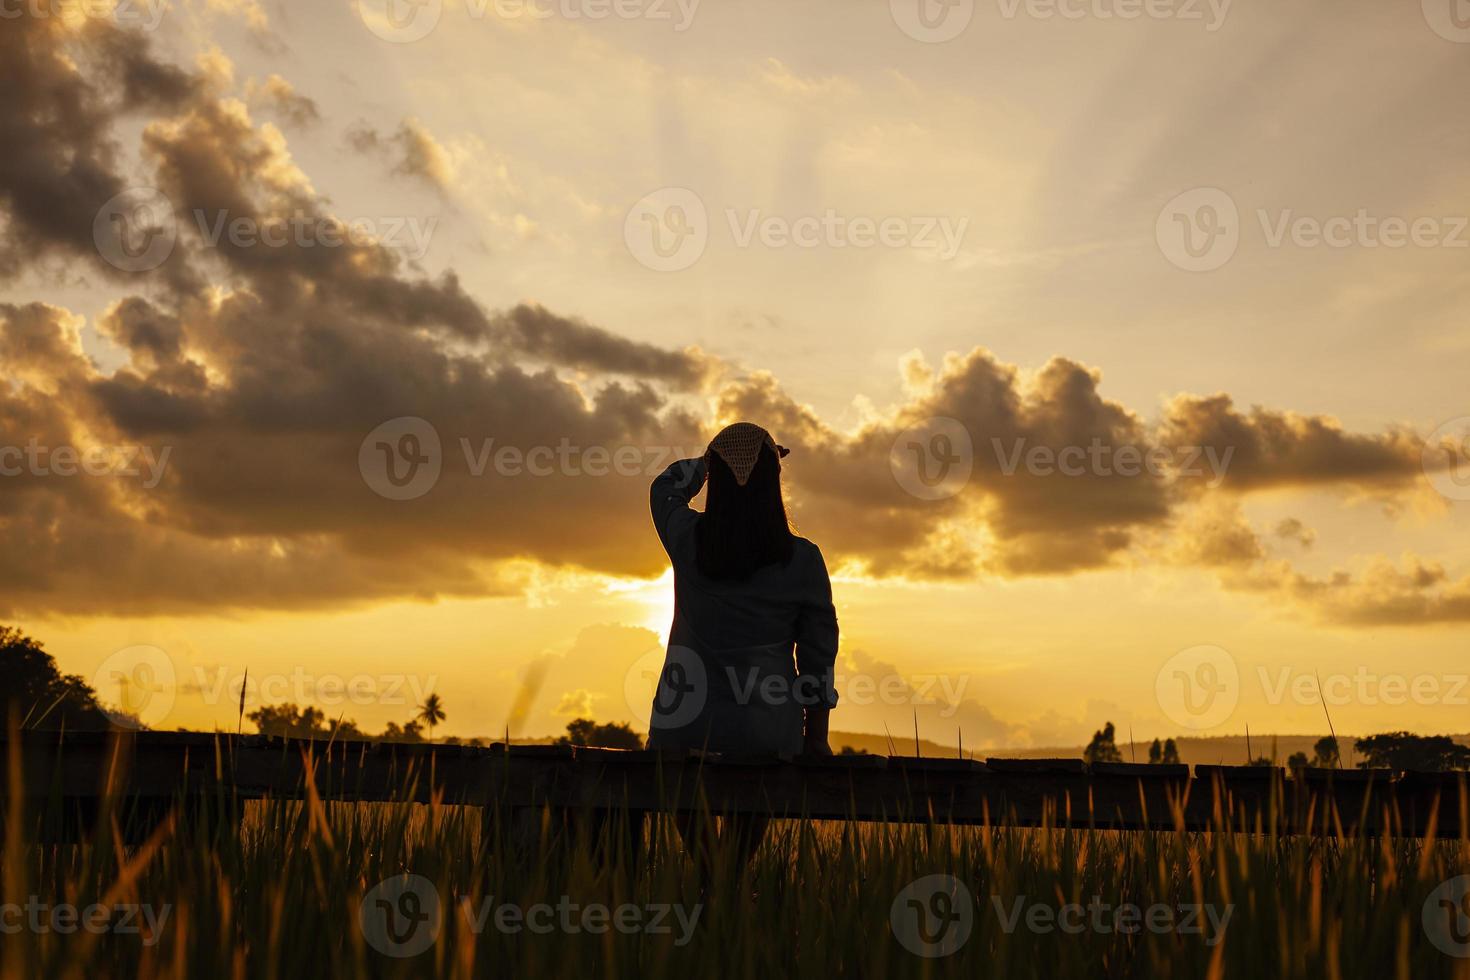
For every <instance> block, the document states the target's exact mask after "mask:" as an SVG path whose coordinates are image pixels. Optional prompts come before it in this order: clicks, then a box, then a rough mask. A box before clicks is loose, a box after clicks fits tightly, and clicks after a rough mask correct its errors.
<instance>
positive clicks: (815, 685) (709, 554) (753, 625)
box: [648, 422, 837, 850]
mask: <svg viewBox="0 0 1470 980" xmlns="http://www.w3.org/2000/svg"><path fill="white" fill-rule="evenodd" d="M785 455H786V450H785V449H782V448H781V447H779V446H777V445H776V443H775V441H774V440H773V439H772V438H771V435H770V433H768V432H767V431H766V430H765V429H763V428H761V427H760V426H758V425H755V424H753V423H750V422H737V423H735V424H734V425H731V426H727V427H726V428H725V429H723V430H721V432H720V433H719V435H717V436H715V438H714V439H713V440H711V442H710V444H709V449H708V450H706V452H705V454H704V456H703V457H702V458H696V459H684V460H680V461H678V462H676V463H674V464H673V465H671V466H670V467H669V468H668V469H666V470H665V471H664V472H663V473H662V474H661V475H660V476H659V477H658V479H656V480H654V481H653V488H652V494H651V497H652V501H651V503H652V508H653V523H654V527H655V528H656V529H657V530H658V536H659V540H660V541H662V542H663V546H664V550H665V551H667V552H668V555H669V561H670V563H671V564H672V565H673V567H674V622H673V625H672V627H671V628H670V631H669V648H668V653H667V654H666V656H665V659H664V669H663V672H662V674H661V675H660V677H659V685H658V691H657V692H656V694H655V696H654V702H653V714H652V718H651V719H650V722H649V738H648V744H649V747H650V748H673V749H679V748H690V749H704V750H707V751H711V752H723V753H729V754H732V755H769V754H773V753H777V752H785V753H792V754H796V753H807V754H821V755H831V753H832V750H831V748H830V747H829V746H828V744H827V718H828V713H829V712H830V711H831V710H832V708H833V707H835V706H836V704H837V694H836V691H835V689H834V687H833V664H834V661H835V660H836V657H837V613H836V610H835V609H834V608H833V605H832V584H831V582H830V581H829V579H828V577H827V565H826V563H825V562H824V561H823V560H822V553H821V552H820V551H819V550H817V546H816V545H814V544H812V543H811V542H810V541H808V540H807V539H805V538H802V537H798V536H797V535H795V534H794V533H792V531H791V525H790V523H789V522H788V520H787V517H786V505H785V502H784V500H783V499H782V496H781V458H782V457H783V456H785ZM706 484H708V492H707V494H706V497H705V507H704V512H703V513H699V512H697V511H694V510H692V509H690V507H689V501H690V500H691V499H693V497H694V496H695V495H696V494H697V493H699V491H700V489H701V487H703V486H705V485H706ZM764 829H765V821H763V820H761V821H751V822H749V823H747V824H744V825H740V826H737V827H735V828H734V831H735V832H736V833H737V834H738V835H739V836H740V837H742V838H745V841H744V842H745V843H746V844H748V846H749V848H750V849H751V850H753V849H754V846H755V845H757V844H758V843H759V841H760V837H761V836H762V835H763V833H764Z"/></svg>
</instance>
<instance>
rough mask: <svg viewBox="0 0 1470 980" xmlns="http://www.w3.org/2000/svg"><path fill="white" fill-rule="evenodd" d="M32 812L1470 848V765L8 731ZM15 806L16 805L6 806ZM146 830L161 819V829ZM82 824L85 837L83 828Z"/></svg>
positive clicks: (72, 820)
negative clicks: (1329, 765) (532, 813)
mask: <svg viewBox="0 0 1470 980" xmlns="http://www.w3.org/2000/svg"><path fill="white" fill-rule="evenodd" d="M0 748H3V752H0V758H3V760H4V764H5V767H6V778H5V779H4V780H0V798H8V797H10V796H13V795H14V794H15V793H16V792H17V791H18V792H19V793H20V794H21V795H22V796H23V797H24V798H25V799H24V800H23V801H22V802H23V803H24V804H25V807H24V809H23V810H22V812H26V813H33V812H37V811H39V810H49V811H50V812H52V813H53V814H54V813H60V814H61V815H62V816H63V818H64V819H62V820H61V822H60V823H57V822H56V821H53V822H52V826H53V829H54V830H55V828H61V829H59V830H55V832H56V833H58V834H62V835H65V834H66V833H75V832H77V828H78V827H80V826H82V825H85V823H86V821H87V819H88V815H89V814H95V813H96V812H98V809H99V807H100V806H102V804H103V803H104V802H109V803H112V804H117V803H122V804H125V805H126V806H127V807H128V808H130V810H131V811H132V812H135V813H139V814H143V815H145V816H147V815H149V814H152V815H154V816H155V817H156V815H157V814H159V813H163V812H167V811H169V810H170V809H177V808H178V806H179V805H180V804H181V803H187V802H188V801H191V800H193V801H205V800H214V801H216V802H219V803H222V804H224V805H227V806H228V807H230V808H233V809H235V810H236V811H238V808H239V807H240V806H241V805H242V804H243V803H245V802H248V801H251V800H261V799H302V798H304V797H305V795H306V793H307V792H308V786H310V787H311V791H313V792H314V793H315V794H316V795H317V796H319V797H320V798H321V799H323V800H336V801H347V802H352V801H356V802H392V801H411V802H419V803H427V802H430V801H431V800H437V801H438V802H441V803H445V804H456V805H465V806H479V807H485V808H487V809H496V810H511V811H514V810H524V809H539V808H551V809H552V810H555V811H562V812H566V813H573V812H586V811H590V812H603V813H606V812H610V811H620V812H624V813H627V814H630V815H633V816H635V817H641V816H642V815H645V814H651V813H689V812H695V811H699V810H705V809H707V810H708V811H710V812H714V813H751V814H763V815H766V816H770V817H776V818H808V819H818V820H846V821H885V822H893V821H900V822H918V823H944V824H962V825H988V826H1019V827H1037V826H1070V827H1087V828H1096V829H1108V830H1175V831H1206V830H1224V829H1234V830H1240V831H1246V832H1256V831H1262V832H1274V833H1283V834H1317V835H1329V836H1330V835H1358V834H1361V835H1387V836H1405V837H1433V836H1440V837H1455V838H1466V839H1470V794H1467V786H1466V774H1465V773H1460V772H1456V773H1418V772H1398V771H1393V770H1361V769H1353V770H1326V769H1305V770H1299V771H1296V772H1292V773H1288V772H1286V771H1285V770H1282V769H1279V768H1271V767H1258V766H1222V765H1196V766H1193V767H1190V766H1183V765H1131V764H1126V763H1099V764H1095V765H1090V766H1089V765H1086V764H1084V763H1083V762H1082V761H1080V760H1076V759H999V758H991V759H986V760H984V761H980V760H975V759H955V758H928V757H922V758H921V757H914V756H876V755H856V756H852V755H849V756H832V757H823V758H810V757H795V758H789V757H762V758H734V757H729V756H719V755H713V754H703V753H697V752H683V753H668V752H658V751H651V750H649V751H620V750H616V749H600V748H584V747H565V746H550V745H509V746H507V745H504V744H498V743H497V744H494V745H490V746H488V747H477V746H465V745H428V744H423V743H395V742H357V741H348V742H328V741H319V740H312V739H295V738H277V737H266V736H256V735H250V736H236V735H225V734H195V733H169V732H136V733H135V732H115V733H69V734H66V735H65V736H64V737H63V736H61V735H60V734H58V733H55V732H40V731H28V732H24V733H21V734H20V736H19V737H18V738H15V739H5V738H4V737H0ZM8 808H9V806H8V801H7V806H5V807H0V814H3V813H4V812H5V811H6V810H7V809H8ZM144 822H146V820H145V821H144ZM68 828H69V829H68Z"/></svg>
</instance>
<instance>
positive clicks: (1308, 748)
mask: <svg viewBox="0 0 1470 980" xmlns="http://www.w3.org/2000/svg"><path fill="white" fill-rule="evenodd" d="M1326 734H1327V733H1326V732H1323V733H1322V734H1321V735H1255V734H1253V735H1251V739H1250V747H1251V750H1252V751H1254V752H1255V754H1256V756H1257V757H1260V756H1265V757H1266V758H1268V759H1275V760H1276V762H1277V763H1278V764H1279V765H1283V766H1284V765H1286V760H1287V759H1288V758H1289V757H1290V756H1291V755H1292V754H1293V753H1295V752H1305V753H1306V754H1307V756H1308V757H1310V756H1311V755H1312V746H1313V745H1315V744H1317V740H1318V739H1320V738H1322V737H1323V736H1324V735H1326ZM1361 737H1362V736H1360V735H1339V736H1338V737H1337V740H1338V744H1339V745H1341V746H1342V763H1343V765H1344V766H1345V767H1347V768H1352V767H1353V766H1354V765H1355V764H1356V763H1357V759H1356V758H1354V755H1353V741H1354V740H1355V739H1358V738H1361ZM1450 737H1451V738H1453V739H1454V740H1455V741H1456V742H1459V743H1460V744H1461V745H1470V733H1467V734H1464V735H1451V736H1450ZM486 741H487V742H490V741H500V739H498V738H493V739H491V738H487V739H486ZM514 741H515V742H516V744H518V745H545V744H548V743H550V742H552V741H554V738H553V737H551V736H543V737H539V738H517V739H515V740H514ZM829 741H830V742H831V744H832V751H834V752H841V751H842V749H843V747H844V746H847V747H850V748H852V749H854V750H855V751H866V752H870V753H872V754H873V755H914V737H913V736H912V735H910V736H908V737H907V738H905V737H903V736H902V735H894V736H893V739H892V743H891V745H892V748H890V742H889V736H887V735H872V734H869V733H867V732H832V733H831V737H830V738H829ZM1151 742H1152V740H1151V739H1150V740H1149V741H1138V742H1119V743H1118V751H1119V752H1121V753H1123V761H1124V762H1132V761H1134V760H1135V759H1137V761H1139V762H1147V761H1148V747H1149V745H1150V744H1151ZM1174 744H1175V746H1177V747H1178V749H1179V761H1180V762H1183V763H1186V764H1189V765H1196V764H1204V765H1211V764H1215V765H1227V766H1231V765H1245V764H1246V763H1247V762H1249V761H1250V758H1251V757H1250V756H1249V755H1248V754H1247V753H1246V746H1245V736H1244V735H1218V736H1214V737H1210V738H1203V737H1197V736H1192V735H1176V736H1174ZM918 748H919V752H918V754H919V755H922V756H924V757H925V758H931V759H953V758H956V757H957V756H958V755H959V749H958V747H957V746H954V745H943V744H941V743H939V742H931V741H929V740H928V739H927V738H921V739H919V744H918ZM1082 749H1083V746H1081V745H1051V746H1042V747H1040V748H1031V749H1015V748H995V747H993V746H981V747H979V748H972V747H971V746H969V745H966V746H965V757H966V758H970V757H973V758H976V759H985V758H997V759H1080V758H1082Z"/></svg>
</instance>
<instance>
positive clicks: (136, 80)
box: [0, 0, 1470, 747]
mask: <svg viewBox="0 0 1470 980" xmlns="http://www.w3.org/2000/svg"><path fill="white" fill-rule="evenodd" d="M920 2H921V0H914V2H913V3H909V2H908V0H893V3H892V4H890V5H887V9H885V5H882V4H873V5H870V6H868V7H863V8H861V9H853V8H852V5H846V4H837V3H827V2H821V3H811V4H801V5H794V6H793V5H789V4H786V5H782V4H775V3H760V2H755V3H745V4H741V5H718V6H717V5H709V6H708V7H706V6H705V5H703V4H700V3H697V2H694V0H686V2H685V3H683V4H675V3H669V4H659V5H654V4H651V3H647V4H629V5H624V6H623V7H620V8H619V9H620V10H623V11H625V12H626V15H625V16H613V15H609V16H599V15H598V14H597V11H600V10H602V9H603V8H601V7H599V6H598V5H596V4H588V3H578V2H572V0H566V2H562V3H559V4H550V3H542V4H539V5H530V6H527V5H521V4H505V3H498V4H497V3H472V2H469V0H464V2H459V0H452V2H446V3H443V4H440V3H437V2H434V3H429V4H426V5H423V6H422V7H421V8H412V9H410V8H403V9H401V10H400V9H399V8H398V7H397V6H396V5H397V4H398V3H399V0H363V2H362V3H361V4H360V5H357V6H354V5H353V4H349V3H345V2H341V3H339V2H333V3H324V4H311V5H287V4H285V3H272V2H267V0H210V2H208V3H205V2H199V0H189V2H178V3H175V4H173V5H171V6H169V7H166V8H165V7H159V6H154V5H153V4H152V3H151V2H150V3H135V4H132V5H129V6H127V7H125V8H118V10H117V11H116V12H115V13H114V15H113V16H101V15H100V14H98V12H97V11H93V13H94V14H95V16H84V15H82V14H81V13H78V12H75V11H74V12H73V13H72V15H71V16H68V17H50V16H39V17H38V16H35V15H27V16H25V17H22V18H20V19H18V20H12V21H9V22H7V24H8V26H7V27H6V30H5V33H4V34H3V35H0V65H3V66H4V67H3V68H0V77H3V78H4V80H5V82H6V84H5V86H4V87H3V90H4V91H5V92H6V94H5V95H4V96H3V97H0V106H3V108H0V139H3V141H4V143H5V145H6V146H7V147H14V148H15V149H14V151H13V152H11V151H8V158H7V160H6V161H5V162H3V163H0V365H3V366H4V373H3V379H4V383H3V384H0V554H3V555H5V556H7V557H5V558H0V617H3V618H4V619H5V620H6V621H13V622H16V623H18V624H20V625H21V626H23V627H24V628H25V629H27V630H28V631H29V632H31V633H33V634H34V635H36V636H37V637H39V638H40V639H42V640H44V641H45V642H46V643H47V646H48V648H49V649H50V650H52V651H53V652H54V653H55V654H56V655H57V657H58V659H59V661H60V662H61V664H62V666H63V668H64V669H66V670H68V671H74V672H78V673H81V674H83V675H84V676H86V677H88V678H90V679H93V680H94V682H95V683H96V684H97V685H98V686H99V689H101V690H102V691H103V693H104V696H106V697H108V698H109V699H110V700H114V701H117V700H120V699H123V698H124V697H127V698H138V697H139V696H140V695H139V692H141V691H147V692H150V694H149V696H148V697H146V698H144V699H143V700H140V701H138V702H137V703H136V705H135V706H136V707H138V708H139V710H140V714H142V715H143V717H144V720H145V721H148V722H149V723H150V724H154V725H156V726H158V727H174V726H190V727H205V728H208V727H213V726H216V725H217V726H220V727H226V728H233V727H234V725H235V720H236V712H237V708H238V684H239V683H240V680H241V678H243V676H244V672H245V671H246V669H247V668H248V670H249V674H250V680H251V686H250V688H249V689H248V690H247V692H246V693H247V706H248V707H254V706H258V705H259V704H261V703H266V702H281V701H298V702H312V703H317V704H320V705H321V706H322V707H323V708H324V710H326V711H327V713H328V714H329V715H331V716H333V717H335V716H337V715H338V714H345V715H346V716H348V717H352V718H356V719H357V720H358V721H359V723H361V724H363V725H364V726H366V727H370V728H379V727H381V726H382V725H383V724H385V723H386V722H387V721H389V720H396V721H399V722H401V721H403V720H406V719H407V718H408V717H409V716H410V715H411V714H412V713H413V710H414V709H413V706H414V705H415V704H416V703H417V702H418V701H420V700H422V696H423V694H424V693H426V692H428V691H430V690H433V691H436V692H438V693H439V694H440V695H441V696H442V697H443V699H444V701H445V703H446V706H447V710H448V720H447V721H446V723H445V724H444V725H443V726H441V728H440V731H441V732H443V733H448V734H460V735H466V736H468V735H492V734H498V733H500V732H501V731H503V730H504V729H505V728H506V727H507V726H513V727H514V729H515V731H516V733H518V734H524V735H540V734H549V733H551V732H553V731H556V730H558V729H560V728H561V727H562V726H563V725H565V723H566V721H568V720H569V719H570V718H572V717H575V716H577V715H586V714H591V715H592V716H594V717H596V718H598V719H601V720H625V721H631V722H633V723H635V724H636V725H637V726H638V727H640V728H642V727H644V726H645V724H646V712H647V704H646V699H647V697H648V694H647V682H646V678H647V674H648V671H649V670H650V669H656V667H657V663H658V659H659V653H658V650H659V644H660V641H661V637H662V635H663V634H664V631H665V630H666V628H667V624H668V618H669V609H670V602H671V595H670V584H669V579H668V577H667V575H666V574H663V564H662V556H661V554H660V552H659V549H658V545H657V541H656V539H655V538H654V536H653V534H652V531H651V528H650V526H649V521H648V517H647V512H646V496H645V494H646V487H647V483H648V481H649V480H650V479H651V478H652V476H653V475H654V474H655V473H656V472H657V470H658V469H659V468H661V467H662V466H663V465H665V464H666V463H667V462H669V461H671V460H672V459H673V458H676V457H677V456H678V455H681V454H682V455H688V454H693V453H696V452H698V451H699V450H700V448H701V447H702V445H703V444H704V441H705V440H707V439H708V437H709V435H710V434H711V433H712V432H713V431H714V430H715V429H716V428H718V426H719V425H721V424H723V423H725V422H728V421H732V420H735V419H738V418H749V419H752V420H754V421H758V422H760V423H762V424H764V425H767V426H768V427H769V428H771V429H772V431H773V432H774V433H775V435H776V438H777V439H778V440H779V441H780V442H781V443H782V444H784V445H787V446H790V447H791V448H792V449H793V453H792V455H791V456H790V457H789V458H788V460H787V461H786V476H787V487H788V493H789V496H790V498H791V503H792V511H793V515H794V518H795V520H796V522H797V524H798V527H799V529H800V531H801V533H803V534H805V535H807V536H809V537H811V538H812V539H813V540H815V541H816V542H817V543H818V544H819V545H820V546H821V547H822V549H823V552H824V553H825V554H826V556H827V560H828V563H829V565H830V566H831V567H832V569H833V571H834V585H835V589H836V599H837V604H838V612H839V617H840V620H841V624H842V628H843V652H842V655H841V658H840V663H839V673H840V674H841V676H840V678H839V684H838V687H839V692H840V693H842V694H843V695H844V701H843V705H842V706H841V707H840V708H839V711H838V713H837V714H836V715H835V716H834V719H833V725H834V727H835V728H837V729H845V730H860V731H869V732H882V731H883V730H884V728H885V727H887V728H888V729H889V730H891V731H894V732H895V733H898V732H905V733H912V730H913V726H914V724H915V721H916V719H917V722H918V724H919V727H920V730H921V734H922V735H924V736H925V737H928V738H933V739H935V740H938V741H944V742H954V741H955V740H956V739H957V738H959V737H961V734H962V737H963V739H964V741H965V743H966V745H973V746H976V747H982V746H995V747H1002V746H1028V745H1047V744H1072V743H1076V742H1078V741H1083V740H1085V739H1086V738H1087V736H1088V735H1089V734H1090V732H1091V731H1092V730H1093V729H1094V728H1097V727H1099V726H1101V725H1102V723H1103V722H1104V721H1107V720H1112V721H1113V722H1115V723H1116V724H1117V725H1118V726H1119V728H1120V730H1121V731H1124V732H1126V731H1127V730H1128V729H1129V728H1130V727H1131V729H1132V730H1133V732H1134V733H1135V734H1136V735H1137V737H1139V738H1148V737H1153V736H1155V735H1169V734H1177V733H1180V732H1187V731H1202V732H1205V733H1207V734H1224V733H1237V732H1240V731H1242V730H1243V728H1244V726H1245V725H1246V724H1249V725H1250V727H1251V728H1252V729H1253V730H1256V731H1260V732H1272V731H1274V732H1312V731H1317V730H1319V729H1323V728H1325V722H1324V719H1323V705H1322V703H1321V700H1320V698H1319V695H1318V693H1317V692H1318V689H1319V687H1318V686H1319V684H1320V689H1321V692H1322V695H1323V696H1325V698H1326V700H1327V707H1328V709H1329V711H1330V713H1331V716H1332V719H1333V723H1334V725H1335V727H1336V728H1337V730H1338V731H1340V732H1364V733H1366V732H1369V731H1383V730H1390V729H1397V728H1410V729H1416V730H1423V731H1464V730H1466V718H1467V717H1470V716H1467V713H1466V708H1467V705H1470V690H1465V689H1464V688H1465V687H1466V686H1467V675H1470V671H1467V670H1466V669H1465V668H1464V666H1463V664H1464V662H1465V658H1464V652H1465V638H1466V626H1467V624H1470V565H1467V561H1466V557H1465V556H1466V554H1467V552H1466V547H1465V545H1466V543H1467V539H1470V533H1467V532H1470V518H1467V514H1470V510H1467V507H1470V504H1467V503H1466V500H1470V479H1467V478H1466V474H1470V461H1466V460H1465V459H1464V458H1463V457H1464V456H1465V455H1466V453H1467V451H1466V448H1465V447H1466V443H1465V438H1466V435H1467V433H1470V406H1467V404H1466V403H1465V395H1464V391H1465V387H1464V379H1465V378H1466V376H1467V369H1470V363H1467V362H1470V342H1467V336H1470V335H1467V333H1466V331H1465V329H1464V327H1463V326H1462V322H1461V316H1462V314H1461V313H1460V310H1461V309H1463V308H1464V307H1465V302H1464V300H1465V297H1463V296H1462V295H1461V294H1462V293H1464V292H1465V291H1466V288H1467V280H1466V278H1465V274H1464V261H1465V256H1466V254H1467V252H1466V249H1470V219H1467V218H1466V217H1464V216H1465V215H1467V214H1470V195H1467V194H1466V190H1467V187H1466V183H1467V178H1466V176H1465V174H1464V168H1463V160H1464V159H1465V154H1466V150H1467V148H1470V147H1467V142H1470V136H1467V134H1470V128H1467V126H1466V122H1467V120H1466V118H1465V115H1466V110H1465V109H1464V108H1463V107H1462V106H1461V105H1460V101H1461V100H1457V99H1455V98H1454V97H1453V96H1452V95H1451V93H1454V92H1460V91H1464V84H1465V82H1466V81H1467V80H1470V79H1467V78H1466V77H1464V76H1466V75H1467V74H1470V62H1467V60H1466V59H1465V54H1466V52H1467V50H1470V48H1467V47H1466V46H1465V45H1466V44H1467V43H1470V32H1462V31H1460V30H1459V28H1458V27H1457V22H1456V21H1454V20H1452V19H1450V18H1449V17H1448V14H1447V13H1446V12H1445V11H1441V10H1440V9H1439V8H1438V7H1437V6H1436V5H1435V0H1430V2H1426V3H1425V4H1424V5H1422V9H1421V7H1420V6H1419V5H1411V6H1405V7H1403V8H1402V9H1399V8H1389V7H1388V6H1386V5H1383V4H1379V3H1373V2H1369V0H1350V2H1347V3H1344V4H1338V5H1335V6H1334V10H1333V16H1332V17H1331V18H1330V19H1329V18H1324V17H1322V16H1321V15H1320V12H1317V11H1315V10H1313V9H1309V8H1308V7H1297V6H1291V5H1287V6H1285V7H1283V6H1281V5H1273V6H1269V7H1263V6H1253V7H1247V6H1246V5H1237V4H1232V3H1223V2H1222V3H1216V4H1213V5H1208V4H1184V3H1178V4H1168V3H1165V4H1162V5H1156V6H1154V7H1150V10H1153V11H1155V12H1154V14H1152V15H1149V16H1139V17H1136V18H1130V17H1126V16H1123V15H1122V14H1121V13H1120V12H1121V11H1123V10H1124V9H1125V8H1128V5H1127V4H1122V3H1118V2H1110V0H1089V2H1088V3H1085V4H1082V3H1060V4H1048V3H1043V2H1040V0H1036V2H1032V3H1029V4H1027V3H1021V4H1012V3H1009V2H997V3H995V4H983V3H981V4H972V3H968V2H962V3H959V4H955V5H951V6H948V7H939V6H927V7H924V8H923V9H924V10H926V11H927V12H928V13H929V14H933V15H934V16H933V17H927V16H926V17H925V18H922V19H917V18H916V11H918V10H919V6H918V4H919V3H920ZM1448 2H1449V0H1446V3H1448ZM385 4H387V6H385ZM390 8H391V9H390ZM415 10H417V11H419V13H417V14H414V13H413V11H415ZM1048 11H1054V12H1055V13H1051V14H1049V13H1048ZM537 12H540V13H547V14H548V15H547V16H540V15H539V14H538V13H537ZM1195 12H1197V13H1198V16H1195ZM390 13H393V14H402V16H394V17H389V16H388V14H390ZM1441 13H1445V16H1444V17H1441V16H1440V14H1441ZM154 14H156V15H157V16H156V17H155V16H153V15H154ZM410 14H413V16H410ZM665 14H667V16H665ZM420 17H426V18H428V19H427V20H425V19H416V18H420ZM936 18H937V19H936ZM390 466H391V467H392V470H391V472H390V469H389V467H390ZM120 676H121V677H124V678H128V679H129V691H126V692H125V691H123V690H121V689H119V687H118V678H119V677H120ZM518 693H519V694H520V695H521V696H522V699H523V700H524V701H525V704H526V710H525V711H524V713H523V715H517V713H516V712H515V710H514V708H513V706H514V703H515V702H516V699H517V696H518Z"/></svg>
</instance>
